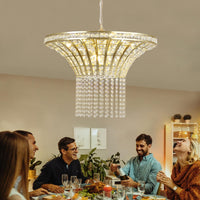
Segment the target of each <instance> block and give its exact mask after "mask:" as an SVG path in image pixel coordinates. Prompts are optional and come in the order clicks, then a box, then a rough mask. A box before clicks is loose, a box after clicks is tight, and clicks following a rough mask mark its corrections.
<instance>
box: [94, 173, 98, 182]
mask: <svg viewBox="0 0 200 200" xmlns="http://www.w3.org/2000/svg"><path fill="white" fill-rule="evenodd" d="M93 179H94V181H95V182H99V181H100V174H99V173H94V175H93Z"/></svg>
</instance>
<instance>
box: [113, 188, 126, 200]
mask: <svg viewBox="0 0 200 200" xmlns="http://www.w3.org/2000/svg"><path fill="white" fill-rule="evenodd" d="M114 199H116V200H124V199H125V187H124V186H121V185H119V186H117V190H116V192H115V196H114Z"/></svg>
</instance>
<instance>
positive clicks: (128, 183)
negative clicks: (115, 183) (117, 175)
mask: <svg viewBox="0 0 200 200" xmlns="http://www.w3.org/2000/svg"><path fill="white" fill-rule="evenodd" d="M121 184H122V185H124V186H125V187H134V188H137V186H138V183H137V182H135V181H134V180H133V179H132V178H130V177H129V176H128V179H127V180H122V181H121Z"/></svg>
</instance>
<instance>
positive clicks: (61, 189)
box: [42, 184, 64, 193]
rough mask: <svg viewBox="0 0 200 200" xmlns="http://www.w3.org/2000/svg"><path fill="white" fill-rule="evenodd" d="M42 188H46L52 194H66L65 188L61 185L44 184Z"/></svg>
mask: <svg viewBox="0 0 200 200" xmlns="http://www.w3.org/2000/svg"><path fill="white" fill-rule="evenodd" d="M42 188H44V189H46V190H48V191H49V192H52V193H63V192H64V187H61V186H59V185H54V184H43V185H42Z"/></svg>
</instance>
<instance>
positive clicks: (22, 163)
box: [0, 131, 29, 200]
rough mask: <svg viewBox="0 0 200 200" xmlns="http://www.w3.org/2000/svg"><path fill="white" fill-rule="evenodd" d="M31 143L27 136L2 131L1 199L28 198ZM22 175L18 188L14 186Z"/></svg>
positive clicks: (16, 199) (0, 139) (0, 140)
mask: <svg viewBox="0 0 200 200" xmlns="http://www.w3.org/2000/svg"><path fill="white" fill-rule="evenodd" d="M28 166H29V145H28V141H27V139H26V138H25V137H23V136H21V135H19V134H17V133H15V132H10V131H3V132H0V199H3V200H28V199H29V196H28ZM19 176H20V177H21V181H20V184H19V186H18V188H17V189H15V188H14V187H13V186H14V184H15V181H16V179H17V177H19Z"/></svg>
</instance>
